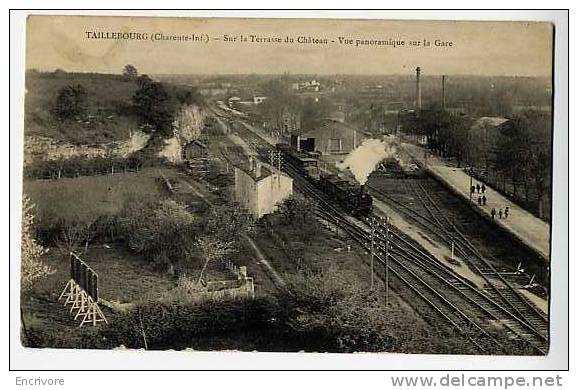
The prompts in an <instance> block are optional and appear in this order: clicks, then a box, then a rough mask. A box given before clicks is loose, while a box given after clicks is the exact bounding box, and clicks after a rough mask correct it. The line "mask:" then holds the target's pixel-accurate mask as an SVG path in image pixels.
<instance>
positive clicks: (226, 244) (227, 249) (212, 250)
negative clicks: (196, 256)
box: [197, 235, 235, 284]
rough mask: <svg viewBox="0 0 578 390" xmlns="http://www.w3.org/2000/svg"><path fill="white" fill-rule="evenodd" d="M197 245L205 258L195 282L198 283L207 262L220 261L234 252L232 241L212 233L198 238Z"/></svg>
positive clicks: (207, 264)
mask: <svg viewBox="0 0 578 390" xmlns="http://www.w3.org/2000/svg"><path fill="white" fill-rule="evenodd" d="M197 247H198V248H199V250H200V252H201V253H202V255H203V257H204V259H205V262H204V263H203V267H202V268H201V272H200V274H199V278H198V279H197V284H199V283H200V282H201V280H202V279H203V275H204V273H205V271H206V270H207V267H208V266H209V264H211V263H213V262H215V261H222V260H224V259H225V257H226V256H228V255H230V254H232V253H234V252H235V242H234V241H231V240H223V239H221V238H220V237H216V236H213V235H207V236H204V237H201V238H199V240H198V241H197Z"/></svg>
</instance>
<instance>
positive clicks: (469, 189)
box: [468, 169, 474, 202]
mask: <svg viewBox="0 0 578 390" xmlns="http://www.w3.org/2000/svg"><path fill="white" fill-rule="evenodd" d="M469 171H470V188H468V192H469V193H470V202H471V201H472V194H473V193H474V192H473V191H472V187H473V185H474V178H473V177H472V170H471V169H470V170H469Z"/></svg>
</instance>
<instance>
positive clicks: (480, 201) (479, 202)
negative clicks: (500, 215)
mask: <svg viewBox="0 0 578 390" xmlns="http://www.w3.org/2000/svg"><path fill="white" fill-rule="evenodd" d="M481 205H482V197H481V196H478V206H481Z"/></svg>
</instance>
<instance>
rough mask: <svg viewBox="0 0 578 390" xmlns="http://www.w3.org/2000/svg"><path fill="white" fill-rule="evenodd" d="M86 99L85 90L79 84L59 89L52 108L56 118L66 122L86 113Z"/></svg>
mask: <svg viewBox="0 0 578 390" xmlns="http://www.w3.org/2000/svg"><path fill="white" fill-rule="evenodd" d="M86 98H87V93H86V90H85V89H84V87H83V86H82V85H80V84H78V85H74V86H73V85H68V86H66V87H62V88H60V90H59V91H58V95H57V96H56V104H55V107H54V111H55V113H56V116H57V117H58V118H59V119H62V120H66V119H71V118H73V117H75V116H78V115H80V114H83V113H84V112H85V111H86Z"/></svg>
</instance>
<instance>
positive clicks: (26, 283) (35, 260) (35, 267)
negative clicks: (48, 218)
mask: <svg viewBox="0 0 578 390" xmlns="http://www.w3.org/2000/svg"><path fill="white" fill-rule="evenodd" d="M33 229H34V204H32V202H31V201H30V199H29V198H28V197H27V196H26V195H24V198H23V201H22V270H21V287H22V289H23V290H29V289H30V288H31V287H32V285H33V284H34V282H36V280H38V279H40V278H42V277H44V276H47V275H49V274H50V273H51V272H52V270H51V269H50V267H48V266H47V265H46V264H44V262H43V261H42V260H41V256H42V255H43V254H44V248H43V247H42V246H41V245H40V244H38V243H37V242H36V240H35V239H34V238H33V237H32V232H33Z"/></svg>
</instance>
